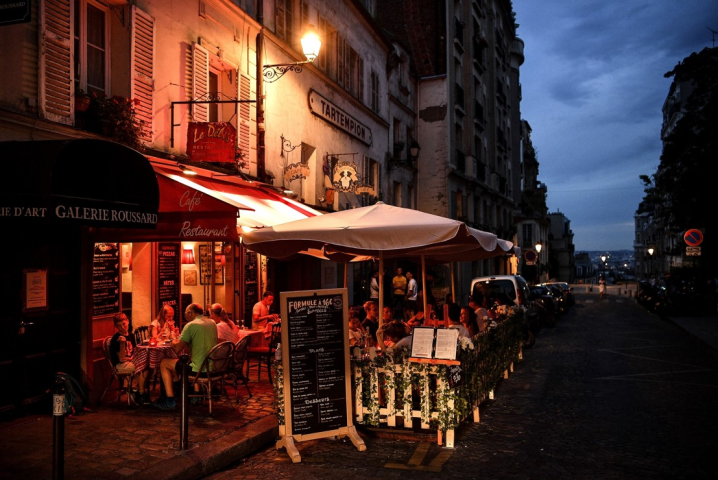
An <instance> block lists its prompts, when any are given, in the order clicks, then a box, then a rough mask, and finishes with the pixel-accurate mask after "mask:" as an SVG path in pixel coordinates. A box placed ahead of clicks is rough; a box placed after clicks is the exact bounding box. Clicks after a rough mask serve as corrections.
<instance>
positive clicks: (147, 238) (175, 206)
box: [97, 166, 249, 242]
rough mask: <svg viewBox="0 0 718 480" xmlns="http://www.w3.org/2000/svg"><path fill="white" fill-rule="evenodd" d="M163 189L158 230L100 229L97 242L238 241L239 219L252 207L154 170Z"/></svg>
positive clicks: (173, 174) (158, 168)
mask: <svg viewBox="0 0 718 480" xmlns="http://www.w3.org/2000/svg"><path fill="white" fill-rule="evenodd" d="M154 167H155V172H156V174H157V183H158V184H159V187H160V207H159V213H158V221H157V228H156V229H155V230H138V229H100V230H98V233H97V239H98V240H103V241H116V242H153V241H185V242H187V241H237V240H238V239H239V237H238V235H237V217H238V215H239V211H240V210H249V207H247V206H245V205H243V204H241V203H239V202H236V201H230V200H229V199H227V198H225V197H223V196H221V195H219V194H217V192H214V191H212V190H209V189H207V188H204V187H203V186H201V185H197V184H195V183H192V182H190V181H188V180H186V179H184V178H183V177H182V176H181V174H180V175H177V174H175V173H171V172H169V171H167V170H164V169H162V168H160V167H157V166H154Z"/></svg>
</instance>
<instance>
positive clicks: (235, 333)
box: [209, 303, 239, 343]
mask: <svg viewBox="0 0 718 480" xmlns="http://www.w3.org/2000/svg"><path fill="white" fill-rule="evenodd" d="M209 316H210V317H211V318H212V320H214V321H215V323H216V324H217V339H218V340H219V341H220V342H232V343H237V341H238V340H239V327H238V326H237V325H235V324H234V322H233V321H232V320H231V319H230V318H229V315H227V312H225V311H224V307H223V306H222V305H220V304H219V303H215V304H213V305H212V307H211V308H210V309H209Z"/></svg>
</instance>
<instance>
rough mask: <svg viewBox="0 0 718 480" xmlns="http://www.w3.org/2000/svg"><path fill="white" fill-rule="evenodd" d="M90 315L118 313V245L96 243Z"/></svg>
mask: <svg viewBox="0 0 718 480" xmlns="http://www.w3.org/2000/svg"><path fill="white" fill-rule="evenodd" d="M92 302H93V309H92V315H93V316H94V317H98V316H100V315H110V314H113V313H118V312H119V311H120V245H119V244H118V243H96V244H95V251H94V255H93V259H92Z"/></svg>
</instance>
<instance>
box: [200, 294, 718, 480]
mask: <svg viewBox="0 0 718 480" xmlns="http://www.w3.org/2000/svg"><path fill="white" fill-rule="evenodd" d="M716 406H718V353H717V352H716V351H715V350H713V349H712V348H710V347H709V346H707V345H706V344H705V343H703V342H701V341H699V340H697V339H696V338H695V337H693V336H691V335H690V334H688V333H686V332H685V331H684V330H682V329H680V328H679V327H678V326H677V325H676V324H674V323H673V322H671V321H668V320H663V319H661V318H659V317H657V316H655V315H652V314H649V313H648V312H646V311H645V310H644V309H643V308H641V307H640V306H638V305H637V304H636V303H635V301H634V300H633V299H632V298H629V297H626V296H615V295H609V296H608V297H607V299H605V300H603V301H599V300H598V295H596V294H590V293H585V294H584V293H578V294H577V303H576V305H575V306H574V307H572V309H571V311H569V312H568V313H567V314H566V315H564V316H563V317H560V318H559V320H558V323H557V325H556V327H554V328H553V329H545V330H543V331H541V332H540V333H539V335H538V340H537V342H536V345H535V346H534V347H533V348H532V349H530V350H527V351H525V352H524V360H523V361H522V362H521V363H519V364H517V365H516V368H515V371H514V373H513V374H511V376H510V377H509V378H508V379H507V380H504V381H503V382H502V383H501V384H500V385H499V386H498V388H497V389H496V396H495V400H493V401H489V402H488V403H486V404H485V405H482V408H481V423H478V424H473V423H465V424H464V425H463V426H462V427H461V428H460V429H459V430H458V432H457V437H456V448H455V449H446V448H443V447H439V446H438V445H436V444H435V443H430V442H428V441H413V442H410V441H406V440H392V439H388V438H385V437H384V436H382V435H380V436H378V437H377V436H374V435H371V434H368V433H367V432H362V436H363V437H364V440H365V442H366V444H367V450H366V451H365V452H358V451H357V450H356V449H355V448H354V446H353V445H352V444H351V442H349V441H344V440H329V439H323V440H316V441H311V442H303V443H298V444H297V446H298V448H299V451H300V453H301V455H302V462H301V463H298V464H292V463H291V461H290V460H289V457H288V456H287V454H286V452H284V451H283V450H280V451H277V450H276V449H275V448H274V447H273V446H270V447H269V448H266V449H265V450H263V451H260V452H259V453H257V454H256V455H253V456H251V457H249V458H245V459H243V460H241V461H239V462H237V463H236V464H234V465H233V466H232V467H230V468H228V469H225V470H224V471H222V472H218V473H216V474H214V475H212V476H210V477H208V478H211V479H215V480H216V479H225V478H239V477H243V478H256V479H262V478H272V479H277V478H292V479H297V478H299V479H302V478H307V479H308V478H337V477H339V476H340V477H341V478H342V479H343V480H344V479H350V478H407V477H412V478H414V479H426V478H492V479H493V478H545V479H549V478H550V479H556V478H608V479H611V478H622V479H623V478H691V479H694V478H709V477H710V478H713V474H712V473H711V472H713V470H714V468H713V466H714V464H713V455H714V454H715V451H716V447H718V441H717V440H716V433H715V432H716V427H718V410H717V409H716Z"/></svg>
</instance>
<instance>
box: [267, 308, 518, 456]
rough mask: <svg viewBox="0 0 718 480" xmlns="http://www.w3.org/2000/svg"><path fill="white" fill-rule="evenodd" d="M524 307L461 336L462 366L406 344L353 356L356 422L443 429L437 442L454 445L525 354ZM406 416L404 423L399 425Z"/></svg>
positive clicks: (278, 397) (279, 408)
mask: <svg viewBox="0 0 718 480" xmlns="http://www.w3.org/2000/svg"><path fill="white" fill-rule="evenodd" d="M523 315H524V312H523V309H522V308H521V307H511V308H509V309H508V310H507V312H506V314H505V315H504V316H503V317H500V318H498V319H497V323H498V325H497V326H496V327H494V328H492V329H490V330H487V331H485V332H482V333H479V334H478V335H476V336H474V337H473V339H472V341H471V342H469V341H468V339H463V338H460V339H459V343H458V347H457V348H458V352H457V353H458V355H457V359H458V362H447V363H458V367H459V368H458V369H457V368H455V367H456V366H455V365H447V364H440V363H433V362H432V363H423V362H417V361H415V360H411V359H410V355H409V353H410V351H409V350H408V349H401V350H398V351H395V352H393V353H391V354H384V355H378V356H377V357H376V358H374V359H370V360H362V359H356V358H353V359H352V360H351V374H352V380H351V381H352V392H353V395H354V404H353V407H354V408H353V413H354V423H355V424H357V425H364V426H367V427H382V428H390V429H398V430H402V429H403V430H404V431H406V430H410V429H412V428H413V423H414V421H413V420H414V419H416V420H417V421H419V422H420V424H421V430H427V431H433V432H436V434H437V442H438V443H439V444H443V443H444V440H443V439H445V444H446V446H447V447H449V448H453V446H454V445H453V440H454V430H455V429H456V428H458V427H459V426H460V425H461V423H462V422H463V421H465V420H467V419H468V418H469V416H472V418H473V421H474V422H478V421H479V405H480V403H481V402H482V401H484V400H485V399H487V398H489V397H490V396H492V394H493V390H494V389H495V387H496V386H497V384H498V383H499V381H501V379H502V378H508V372H509V371H513V363H514V362H515V361H517V360H520V359H521V358H522V352H521V343H522V334H521V332H522V323H523ZM272 368H273V369H274V372H275V374H274V375H273V380H274V392H275V407H276V414H277V419H278V422H279V425H280V426H283V425H285V418H284V398H283V395H284V389H283V384H284V378H283V372H282V365H281V363H279V362H273V365H272ZM398 419H401V423H403V427H398V426H397V423H398V422H397V420H398Z"/></svg>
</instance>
